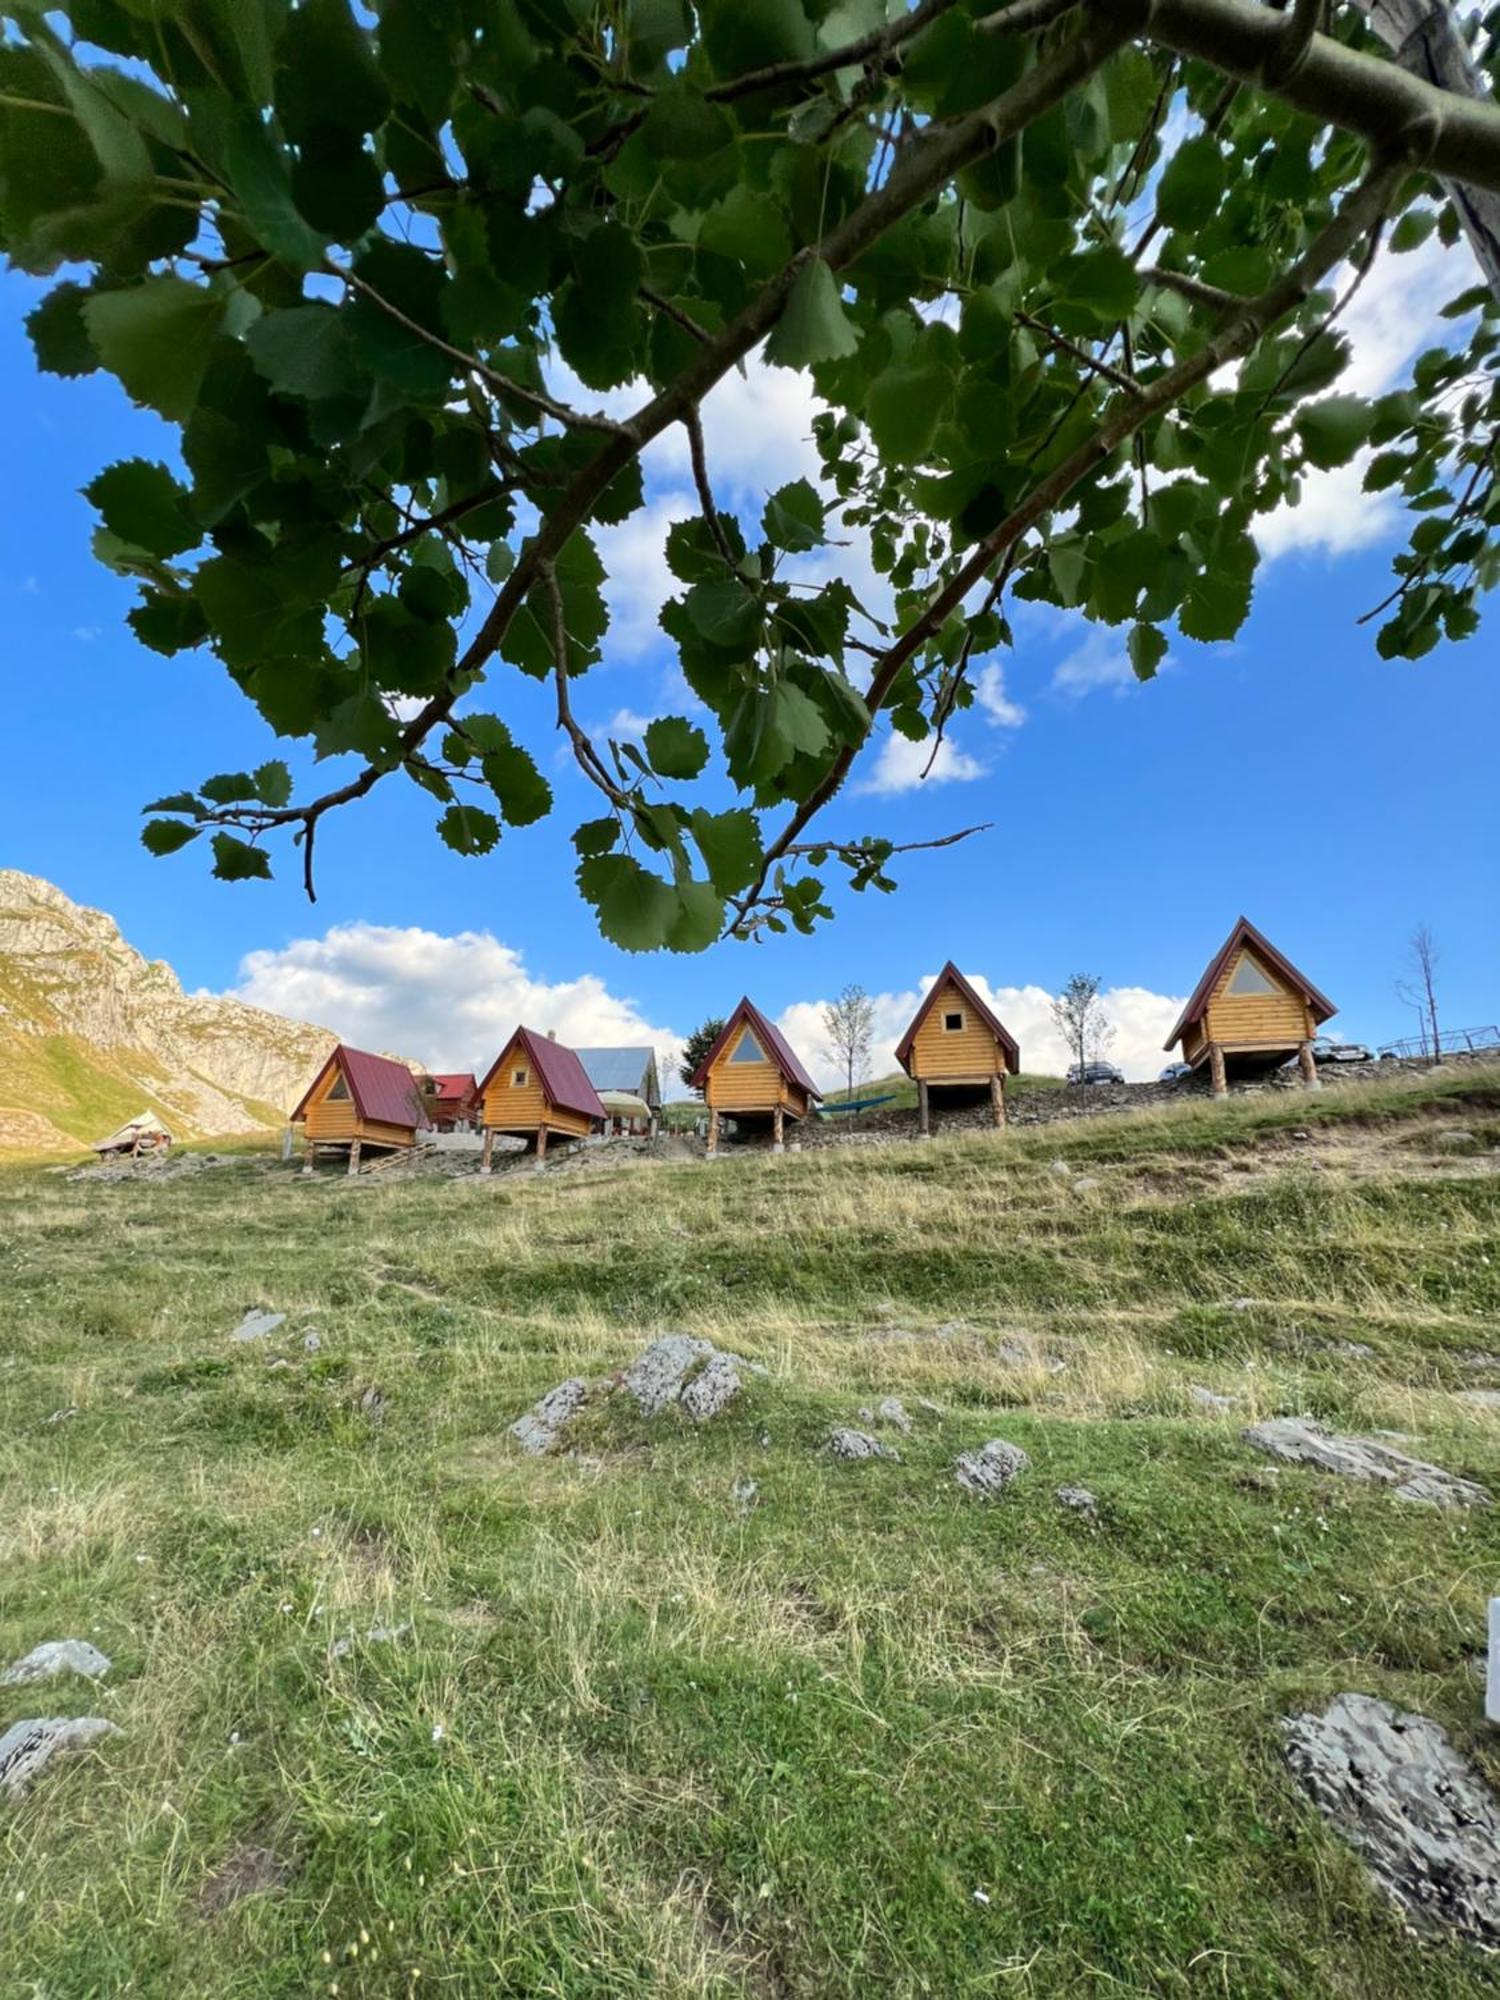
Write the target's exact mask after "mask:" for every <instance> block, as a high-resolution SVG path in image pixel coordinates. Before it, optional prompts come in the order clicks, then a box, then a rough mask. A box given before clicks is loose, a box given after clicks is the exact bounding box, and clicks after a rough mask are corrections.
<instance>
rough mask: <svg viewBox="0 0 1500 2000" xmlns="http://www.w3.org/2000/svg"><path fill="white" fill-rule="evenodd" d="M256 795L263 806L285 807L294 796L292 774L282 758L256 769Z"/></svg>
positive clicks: (258, 766) (274, 759)
mask: <svg viewBox="0 0 1500 2000" xmlns="http://www.w3.org/2000/svg"><path fill="white" fill-rule="evenodd" d="M254 776H255V795H256V797H257V798H258V799H259V800H260V802H261V804H262V805H266V806H284V805H285V804H286V802H287V800H288V799H290V797H291V796H292V774H291V772H290V771H289V770H288V769H287V767H286V765H285V764H283V763H282V762H281V760H280V758H273V759H272V761H271V762H270V763H269V764H259V765H257V766H256V769H255V774H254Z"/></svg>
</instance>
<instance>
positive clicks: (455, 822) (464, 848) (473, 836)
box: [437, 806, 500, 855]
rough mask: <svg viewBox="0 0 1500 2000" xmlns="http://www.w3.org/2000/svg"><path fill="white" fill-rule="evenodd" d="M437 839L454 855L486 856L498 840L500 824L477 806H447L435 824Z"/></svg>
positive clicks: (492, 815) (490, 814)
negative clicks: (449, 848)
mask: <svg viewBox="0 0 1500 2000" xmlns="http://www.w3.org/2000/svg"><path fill="white" fill-rule="evenodd" d="M437 830H438V834H439V837H440V838H441V839H442V840H443V841H445V842H446V844H447V845H448V846H449V847H451V848H452V849H453V851H454V853H455V854H465V855H476V854H488V853H489V852H490V850H491V848H493V847H495V846H497V845H498V843H499V840H500V822H499V820H497V819H496V817H495V815H494V814H493V813H487V812H482V811H481V810H480V809H479V807H478V806H449V808H448V810H447V811H446V812H445V813H444V814H443V816H442V818H441V819H440V820H439V821H438V823H437Z"/></svg>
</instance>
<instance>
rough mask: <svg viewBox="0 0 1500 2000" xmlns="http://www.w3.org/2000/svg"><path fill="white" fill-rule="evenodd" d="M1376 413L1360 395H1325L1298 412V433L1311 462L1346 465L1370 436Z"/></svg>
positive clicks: (1328, 467)
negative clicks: (1319, 400)
mask: <svg viewBox="0 0 1500 2000" xmlns="http://www.w3.org/2000/svg"><path fill="white" fill-rule="evenodd" d="M1374 421H1375V412H1374V410H1373V409H1372V408H1371V406H1370V405H1369V404H1368V403H1367V402H1366V401H1365V400H1364V398H1363V397H1362V396H1325V397H1324V398H1323V399H1322V401H1321V402H1317V403H1310V404H1308V405H1307V406H1306V407H1305V408H1304V409H1301V410H1299V411H1298V412H1297V416H1296V424H1297V435H1298V436H1299V437H1300V438H1301V440H1302V449H1303V451H1304V452H1305V453H1306V455H1307V458H1308V461H1309V463H1310V464H1312V465H1316V466H1319V467H1321V468H1322V469H1323V470H1325V471H1327V470H1329V469H1331V468H1332V467H1333V466H1336V465H1347V464H1348V463H1349V460H1350V459H1351V458H1353V456H1354V454H1355V453H1356V452H1357V451H1358V450H1359V448H1360V446H1361V445H1362V444H1363V443H1364V441H1365V439H1366V438H1367V437H1368V436H1369V435H1370V426H1371V425H1372V424H1373V423H1374Z"/></svg>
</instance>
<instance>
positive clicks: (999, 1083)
mask: <svg viewBox="0 0 1500 2000" xmlns="http://www.w3.org/2000/svg"><path fill="white" fill-rule="evenodd" d="M990 1105H991V1108H992V1109H993V1111H994V1114H995V1130H996V1131H997V1132H1003V1131H1004V1130H1005V1072H1004V1071H1003V1070H997V1071H996V1072H995V1074H994V1075H993V1076H992V1077H991V1078H990Z"/></svg>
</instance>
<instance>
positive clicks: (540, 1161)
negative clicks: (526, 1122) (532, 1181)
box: [536, 1125, 547, 1171]
mask: <svg viewBox="0 0 1500 2000" xmlns="http://www.w3.org/2000/svg"><path fill="white" fill-rule="evenodd" d="M536 1164H537V1169H538V1171H540V1170H541V1169H542V1168H543V1167H544V1166H546V1164H547V1128H546V1126H545V1125H538V1126H537V1128H536Z"/></svg>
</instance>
